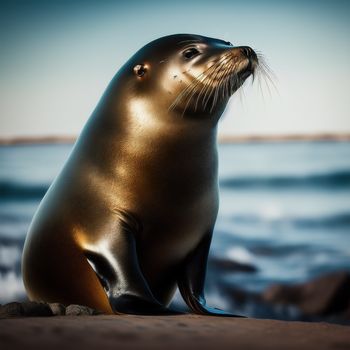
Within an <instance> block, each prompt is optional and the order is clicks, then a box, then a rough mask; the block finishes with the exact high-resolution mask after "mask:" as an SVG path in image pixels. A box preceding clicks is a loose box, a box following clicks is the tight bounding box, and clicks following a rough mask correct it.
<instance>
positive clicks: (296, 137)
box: [0, 133, 350, 146]
mask: <svg viewBox="0 0 350 350" xmlns="http://www.w3.org/2000/svg"><path fill="white" fill-rule="evenodd" d="M76 139H77V136H73V135H67V136H57V135H47V136H18V137H4V138H0V146H13V145H42V144H73V143H74V142H75V141H76ZM349 141H350V133H343V134H333V133H317V134H275V135H219V136H218V142H219V144H233V143H260V142H261V143H265V142H349Z"/></svg>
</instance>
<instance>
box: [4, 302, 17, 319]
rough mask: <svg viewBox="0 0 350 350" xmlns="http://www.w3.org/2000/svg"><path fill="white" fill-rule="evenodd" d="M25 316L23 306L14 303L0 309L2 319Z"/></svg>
mask: <svg viewBox="0 0 350 350" xmlns="http://www.w3.org/2000/svg"><path fill="white" fill-rule="evenodd" d="M21 316H23V309H22V304H21V303H17V302H13V303H8V304H5V305H2V306H1V307H0V317H1V318H6V317H21Z"/></svg>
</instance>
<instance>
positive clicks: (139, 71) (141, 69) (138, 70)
mask: <svg viewBox="0 0 350 350" xmlns="http://www.w3.org/2000/svg"><path fill="white" fill-rule="evenodd" d="M146 71H147V68H146V66H145V65H144V64H137V65H136V66H135V67H134V73H135V74H136V75H137V76H138V77H143V76H144V75H145V74H146Z"/></svg>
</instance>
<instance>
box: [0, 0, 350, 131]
mask: <svg viewBox="0 0 350 350" xmlns="http://www.w3.org/2000/svg"><path fill="white" fill-rule="evenodd" d="M0 6H1V8H0V39H1V46H0V76H1V79H0V137H13V136H43V135H77V134H78V133H79V132H80V130H81V129H82V127H83V125H84V124H85V122H86V120H87V119H88V117H89V116H90V114H91V112H92V111H93V109H94V107H95V106H96V104H97V102H98V100H99V98H100V97H101V95H102V93H103V91H104V89H105V88H106V86H107V84H108V83H109V81H110V80H111V79H112V77H113V76H114V75H115V73H116V72H117V71H118V69H119V68H120V67H121V66H122V64H123V63H124V62H125V61H127V60H128V58H129V57H131V55H132V54H133V53H135V52H136V51H137V50H138V49H139V48H141V47H142V46H143V45H145V44H146V43H148V42H149V41H151V40H154V39H156V38H158V37H161V36H164V35H169V34H176V33H193V34H201V35H205V36H209V37H214V38H220V39H224V40H228V41H230V42H232V43H233V44H234V45H248V46H251V47H252V48H254V49H256V50H258V51H260V52H262V53H263V54H264V55H265V57H266V59H267V62H268V63H269V66H270V67H271V69H272V70H273V71H274V73H275V76H276V79H275V85H276V88H277V89H276V90H275V89H274V88H273V87H270V90H271V91H270V92H269V89H268V88H267V87H266V86H265V85H264V84H262V92H261V91H260V89H259V88H258V84H256V83H254V84H250V83H249V82H248V83H247V84H246V86H245V87H244V93H242V94H240V95H238V94H237V96H236V95H234V96H233V98H231V101H230V103H229V105H228V107H227V109H226V111H225V114H224V116H223V118H222V120H221V121H220V124H219V133H220V134H221V135H249V134H291V133H292V134H299V133H300V134H309V133H320V132H321V133H323V132H327V133H346V132H350V100H349V89H348V85H349V84H348V82H349V81H350V65H349V55H350V40H349V38H350V21H349V18H350V1H346V0H345V1H337V0H333V1H331V0H329V1H322V0H320V1H312V0H309V1H301V0H293V1H283V0H280V1H273V0H269V1H268V0H266V1H263V0H260V1H258V0H250V1H244V0H240V1H234V0H231V1H228V0H225V1H224V0H212V1H206V0H202V1H191V0H186V1H185V0H176V1H171V2H170V1H165V0H164V1H152V0H148V1H141V0H140V1H137V0H128V1H124V2H123V1H103V0H100V1H92V0H85V1H79V0H77V1H74V0H71V1H68V0H61V1H49V0H47V1H43V0H41V1H31V0H27V1H24V0H22V1H17V0H12V1H11V0H9V1H0Z"/></svg>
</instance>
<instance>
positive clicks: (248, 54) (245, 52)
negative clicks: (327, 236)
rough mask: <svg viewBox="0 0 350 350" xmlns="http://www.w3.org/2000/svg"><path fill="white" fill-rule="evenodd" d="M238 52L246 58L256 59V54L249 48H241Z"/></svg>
mask: <svg viewBox="0 0 350 350" xmlns="http://www.w3.org/2000/svg"><path fill="white" fill-rule="evenodd" d="M240 50H241V52H242V53H243V55H245V56H246V57H247V58H254V57H256V53H255V52H254V50H253V49H252V48H251V47H249V46H241V47H240Z"/></svg>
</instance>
